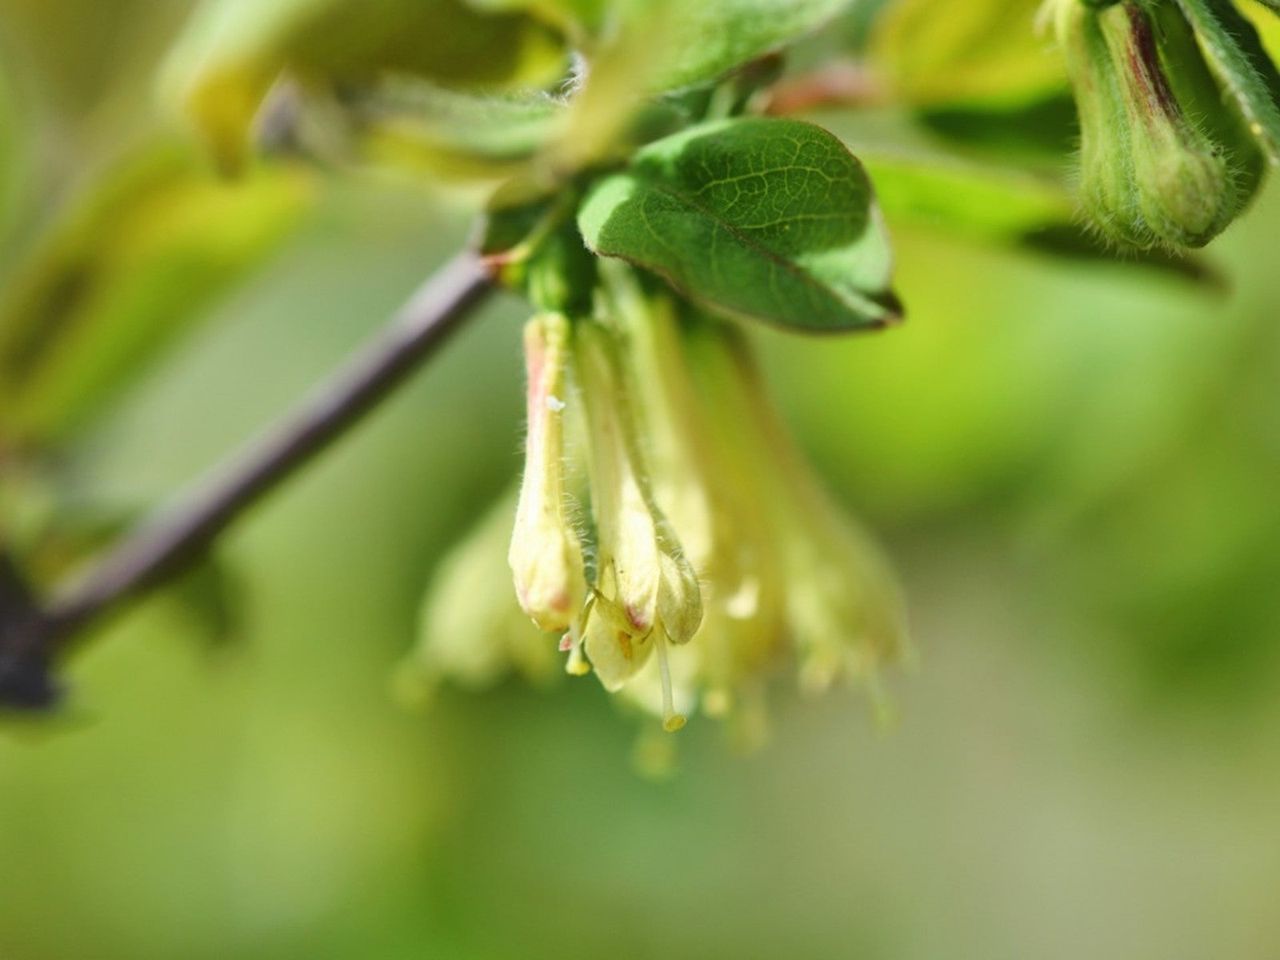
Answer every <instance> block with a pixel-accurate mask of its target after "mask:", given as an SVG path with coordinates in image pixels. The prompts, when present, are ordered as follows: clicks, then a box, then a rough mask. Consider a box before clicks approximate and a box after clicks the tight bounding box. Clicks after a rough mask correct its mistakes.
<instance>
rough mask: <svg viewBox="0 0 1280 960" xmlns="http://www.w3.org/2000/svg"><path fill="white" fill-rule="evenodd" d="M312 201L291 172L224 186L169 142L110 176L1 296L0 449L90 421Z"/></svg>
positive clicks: (37, 249)
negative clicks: (4, 442)
mask: <svg viewBox="0 0 1280 960" xmlns="http://www.w3.org/2000/svg"><path fill="white" fill-rule="evenodd" d="M312 194H313V190H312V185H311V181H310V179H309V178H307V177H305V176H304V175H303V174H302V173H301V172H300V171H297V170H290V169H262V170H258V171H256V172H255V174H254V175H253V176H250V177H246V178H244V179H243V180H242V181H237V182H234V183H228V182H225V181H219V180H217V179H215V178H213V177H211V176H210V175H209V173H208V172H207V171H205V170H203V169H202V165H201V164H199V163H196V162H194V159H193V158H191V157H189V156H188V152H187V151H180V150H176V149H174V148H172V146H171V145H167V144H161V145H152V146H151V147H150V148H148V149H145V150H143V151H141V152H140V153H139V155H137V156H134V157H131V158H129V159H128V160H127V161H126V162H124V163H123V164H121V165H120V166H118V167H117V168H114V169H111V170H108V171H107V172H106V173H105V174H104V175H102V176H101V177H100V179H99V180H98V181H97V182H96V183H95V184H94V186H93V187H92V188H91V189H90V191H89V192H88V193H87V194H86V195H84V196H81V197H78V198H76V199H75V200H74V201H73V202H72V203H71V204H70V205H69V206H68V207H67V209H66V210H65V211H64V212H63V213H62V214H61V215H59V216H58V218H57V219H56V220H55V221H54V222H53V223H52V224H51V225H50V226H49V227H48V228H47V229H46V231H45V233H44V235H43V236H42V237H41V238H40V240H39V241H38V242H37V243H36V244H34V245H33V247H32V249H31V251H30V253H29V255H28V257H27V259H26V260H25V261H24V262H23V263H21V264H20V265H19V266H18V269H17V270H16V271H15V272H14V274H13V275H12V276H11V277H9V280H8V282H7V284H6V286H5V288H4V289H3V291H0V440H12V439H22V440H27V441H32V440H35V441H40V440H48V439H54V438H56V437H57V436H59V435H61V434H63V433H64V432H66V431H68V430H70V429H72V428H74V427H75V426H77V425H79V424H80V423H81V422H82V421H84V420H86V419H87V418H88V417H89V416H90V415H91V414H93V413H95V412H97V411H98V410H99V409H100V408H101V407H102V406H103V404H104V402H105V401H106V399H107V398H108V397H109V396H110V395H111V393H112V392H113V391H114V390H115V389H116V388H117V387H119V386H120V385H121V384H122V383H123V382H124V381H125V380H127V378H128V377H129V376H130V375H131V374H132V373H133V372H134V371H135V370H137V369H138V368H139V367H140V366H141V365H142V364H143V363H144V362H145V361H146V360H147V359H149V358H150V357H151V356H153V355H154V354H155V353H156V352H157V351H158V350H159V349H160V348H161V347H162V346H164V345H165V344H166V343H167V342H168V341H169V340H170V339H171V338H172V337H174V336H175V335H176V334H177V333H178V332H179V331H181V330H182V329H183V328H184V326H185V325H186V324H189V323H190V322H192V321H193V320H195V319H196V318H198V317H199V316H200V312H201V308H202V307H204V306H205V305H206V304H207V303H208V302H209V301H210V300H211V299H212V298H213V297H214V296H215V295H216V294H218V293H219V292H221V291H222V290H224V289H225V288H226V287H227V286H228V285H229V284H230V283H232V282H233V281H234V280H236V279H237V278H239V277H241V276H242V275H243V274H244V272H245V271H246V270H247V269H249V268H250V267H252V266H255V265H256V264H257V263H259V262H260V261H261V259H262V258H263V256H264V255H265V254H267V253H268V252H269V251H270V250H271V249H272V248H273V247H274V246H275V244H276V243H277V242H278V241H279V240H280V238H281V237H282V236H283V235H284V234H285V233H286V231H287V230H289V229H290V228H291V227H292V226H293V225H295V224H296V223H297V222H298V220H299V217H300V215H301V213H302V212H303V211H304V209H305V208H306V207H307V206H308V204H309V201H310V198H311V196H312Z"/></svg>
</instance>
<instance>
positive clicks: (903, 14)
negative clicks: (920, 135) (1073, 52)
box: [867, 0, 1065, 106]
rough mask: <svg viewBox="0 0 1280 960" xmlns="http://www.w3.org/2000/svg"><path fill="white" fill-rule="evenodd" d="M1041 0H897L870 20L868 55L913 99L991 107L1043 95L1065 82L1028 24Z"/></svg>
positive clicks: (1031, 23)
mask: <svg viewBox="0 0 1280 960" xmlns="http://www.w3.org/2000/svg"><path fill="white" fill-rule="evenodd" d="M1041 6H1042V0H966V2H965V3H955V4H950V5H948V6H947V8H946V10H945V12H944V11H942V10H940V9H939V7H938V4H937V2H936V0H896V2H893V3H890V4H889V6H888V7H887V8H886V10H885V12H884V14H883V15H882V16H881V17H880V18H879V19H878V20H877V21H876V23H875V27H874V29H873V32H872V34H871V39H870V43H869V46H868V50H867V54H868V56H869V57H870V59H871V60H872V62H873V63H875V64H877V65H879V66H880V67H881V69H882V71H883V74H884V76H885V78H886V80H887V81H888V82H889V83H890V85H891V87H892V90H893V94H894V96H895V97H896V98H900V99H902V100H904V101H905V102H907V103H910V104H913V105H917V106H938V105H940V104H951V103H958V102H966V103H975V102H980V103H983V104H986V105H989V106H995V105H999V104H1007V103H1010V102H1019V103H1020V102H1026V101H1028V100H1034V99H1037V98H1041V97H1044V96H1046V95H1048V94H1051V93H1053V92H1054V91H1055V90H1059V89H1061V88H1062V87H1063V86H1064V84H1065V77H1064V76H1063V75H1062V68H1061V66H1060V65H1059V64H1058V62H1057V61H1056V60H1055V59H1054V58H1053V57H1049V56H1045V51H1044V44H1043V42H1042V41H1041V40H1040V39H1038V38H1037V36H1036V32H1035V30H1034V29H1033V26H1034V22H1035V18H1036V14H1037V11H1038V10H1039V8H1040V7H1041Z"/></svg>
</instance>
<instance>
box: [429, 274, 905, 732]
mask: <svg viewBox="0 0 1280 960" xmlns="http://www.w3.org/2000/svg"><path fill="white" fill-rule="evenodd" d="M601 280H602V284H601V287H600V288H599V290H598V291H597V293H598V297H597V307H596V310H595V311H594V313H593V314H592V315H591V316H574V317H571V318H570V317H566V316H564V315H560V314H555V315H546V314H544V315H541V316H539V317H535V318H534V320H533V321H531V322H530V324H529V326H528V328H527V330H526V336H525V348H526V354H527V361H528V362H527V369H528V374H529V390H528V401H529V414H528V417H529V430H528V443H527V447H526V454H527V460H526V467H525V473H524V477H523V480H522V485H521V491H520V497H519V507H518V508H517V510H516V530H515V534H514V536H513V538H512V541H511V547H510V561H511V568H512V571H513V573H514V575H515V580H516V591H515V594H516V597H518V599H519V606H520V607H522V608H523V610H524V613H525V615H526V617H527V619H526V621H525V625H524V627H522V628H520V632H521V633H522V639H521V640H520V641H519V642H517V643H511V642H508V641H506V640H503V641H501V642H496V641H495V640H494V639H493V638H490V637H476V638H474V640H473V641H472V642H475V643H479V644H487V645H488V646H489V648H490V649H491V650H496V651H500V654H501V655H505V656H507V657H509V658H511V660H512V662H513V663H516V662H528V647H526V644H532V645H541V647H542V648H548V645H552V646H553V645H554V644H555V640H554V634H552V635H550V636H549V635H547V634H540V633H539V632H538V631H537V630H536V629H534V628H533V627H530V626H529V625H528V620H532V621H533V623H534V624H535V625H536V626H537V627H541V628H542V629H544V630H551V631H555V632H556V633H563V634H564V636H563V639H562V641H561V644H560V649H561V650H565V651H567V652H568V662H567V669H568V672H569V673H572V674H581V673H586V672H591V671H593V672H595V674H596V675H597V676H598V677H599V679H600V682H601V683H602V684H603V685H604V686H605V688H606V689H608V690H609V691H611V692H614V693H617V694H618V695H620V696H621V697H622V698H624V699H625V700H627V701H629V702H631V703H634V704H636V705H638V706H639V707H640V708H642V709H643V710H645V711H647V712H650V713H652V714H654V715H656V716H659V717H661V718H662V721H663V726H664V727H665V729H667V730H669V731H674V730H678V729H680V727H682V726H683V725H684V723H685V718H686V716H688V715H691V714H693V713H694V712H698V711H700V712H702V713H703V714H705V715H708V716H712V717H717V718H723V719H726V720H728V721H730V722H731V725H732V727H731V728H732V730H733V731H734V732H735V734H736V735H737V737H738V739H739V740H741V741H742V742H745V743H752V742H756V741H758V740H759V739H760V737H761V736H763V733H764V729H765V726H766V723H765V708H764V699H765V691H766V688H767V686H768V685H769V683H770V682H771V680H772V679H773V678H774V677H775V676H776V675H777V674H778V672H779V669H780V667H781V666H783V665H785V663H786V662H787V661H788V660H789V659H790V660H792V661H794V662H795V663H796V665H797V667H798V671H797V673H798V678H799V686H800V687H801V689H802V690H804V691H806V692H818V691H822V690H826V689H827V688H829V687H830V686H831V685H832V684H833V683H834V682H836V681H837V680H842V679H843V680H848V681H852V682H857V683H861V684H863V685H865V686H866V687H867V689H868V690H869V691H871V692H872V694H873V699H874V700H876V702H879V700H878V697H877V696H876V691H877V690H878V686H877V677H878V671H879V669H880V667H881V666H882V665H884V664H886V663H892V662H894V661H896V660H899V659H901V658H902V657H903V655H904V653H905V652H906V641H905V625H904V616H903V611H902V605H901V600H900V597H899V594H898V591H897V589H896V586H895V585H894V582H893V578H892V576H891V575H890V573H889V572H888V566H887V564H886V562H885V561H884V560H883V558H882V557H881V555H880V553H879V551H878V550H877V549H876V547H875V546H874V545H873V544H872V542H871V541H870V538H869V537H868V536H867V535H866V534H865V533H864V532H863V531H862V530H861V529H860V528H859V527H858V526H857V525H856V524H855V523H854V522H853V521H852V520H851V519H850V518H849V517H848V516H846V514H845V513H844V511H843V510H842V509H841V508H840V506H839V505H838V503H837V502H836V501H835V500H834V498H833V497H832V496H831V495H830V493H828V492H827V490H826V489H825V488H824V487H823V485H822V483H821V482H820V481H819V479H818V478H817V477H816V476H815V475H814V474H813V472H812V470H811V469H810V467H809V466H808V464H807V463H806V462H805V460H804V457H803V455H802V454H801V453H800V451H799V450H798V448H797V447H796V445H795V443H794V442H793V441H792V440H791V438H790V436H789V435H788V433H787V430H786V427H785V426H784V424H783V423H782V420H781V418H780V417H779V416H778V414H777V413H776V411H774V409H773V408H772V406H771V405H770V404H769V402H768V400H767V398H766V397H765V393H764V388H763V382H762V378H761V376H760V373H759V371H758V369H757V367H756V365H755V362H754V359H753V358H752V355H751V352H750V350H749V348H748V345H747V343H746V340H745V337H744V336H743V335H742V333H741V332H739V331H738V330H737V329H736V328H734V327H733V326H731V325H730V324H728V323H726V322H724V321H721V320H718V319H715V318H711V317H709V316H707V315H705V314H703V313H701V312H700V311H698V310H696V309H695V308H693V307H692V306H690V305H689V304H687V303H685V302H683V301H681V300H679V299H677V298H675V297H674V296H672V295H671V294H669V293H666V292H663V291H660V290H658V289H656V288H655V287H654V285H653V284H651V282H650V281H649V280H648V279H647V278H645V277H643V276H641V275H639V274H637V273H636V272H634V271H633V270H632V269H631V268H629V267H626V266H625V265H622V264H617V263H610V264H607V265H606V267H605V269H604V270H603V271H602V277H601ZM570 435H572V436H573V437H574V438H575V442H573V443H568V442H566V437H567V436H570ZM579 458H580V459H582V460H583V461H585V467H586V469H585V476H586V490H585V491H582V496H581V503H582V504H583V505H582V506H579V505H578V503H577V502H575V499H574V497H573V493H574V492H575V491H571V490H570V486H571V484H570V483H569V481H568V480H567V479H566V478H567V477H568V476H569V475H570V474H573V475H575V476H576V475H577V471H575V470H571V469H570V466H569V464H570V463H571V462H573V461H576V460H577V459H579ZM439 602H440V603H451V604H455V605H456V604H459V603H463V602H466V601H460V600H458V599H450V600H446V599H444V598H441V599H440V600H439ZM508 603H509V604H510V608H511V609H512V610H516V609H518V608H517V606H516V602H515V601H514V600H509V601H508ZM491 622H492V623H496V622H497V621H496V620H491ZM503 622H504V623H505V622H506V621H505V620H504V621H503ZM503 629H506V628H505V627H504V628H503ZM436 644H438V645H439V646H438V647H437V646H433V645H436ZM450 649H451V645H450V643H449V642H444V643H441V642H440V641H439V640H438V639H436V638H435V637H434V636H432V635H431V634H430V633H428V635H427V636H426V637H425V638H424V645H423V647H422V649H421V654H420V656H421V659H422V661H423V662H425V663H426V664H428V665H434V669H435V670H436V672H438V673H444V674H447V673H448V672H449V667H448V665H447V664H446V663H444V662H443V661H444V659H445V658H442V657H441V656H440V654H441V653H444V652H447V651H448V650H450Z"/></svg>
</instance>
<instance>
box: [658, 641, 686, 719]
mask: <svg viewBox="0 0 1280 960" xmlns="http://www.w3.org/2000/svg"><path fill="white" fill-rule="evenodd" d="M653 644H654V648H655V651H656V653H657V655H658V674H659V676H661V677H662V729H663V730H666V731H667V733H675V732H676V731H677V730H679V729H681V728H682V727H683V726H684V725H685V723H687V722H688V721H687V719H686V718H685V716H684V714H681V713H676V705H675V696H674V695H673V694H672V692H671V665H670V664H669V663H667V632H666V631H665V630H664V629H663V628H662V625H661V624H659V625H658V628H657V629H656V630H654V631H653Z"/></svg>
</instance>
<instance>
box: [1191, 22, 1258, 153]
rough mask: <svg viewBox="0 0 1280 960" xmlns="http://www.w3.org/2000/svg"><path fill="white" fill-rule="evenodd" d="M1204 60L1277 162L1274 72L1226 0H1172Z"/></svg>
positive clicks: (1251, 30) (1249, 28)
mask: <svg viewBox="0 0 1280 960" xmlns="http://www.w3.org/2000/svg"><path fill="white" fill-rule="evenodd" d="M1177 2H1178V6H1180V7H1181V8H1182V12H1183V13H1184V14H1185V15H1186V17H1187V19H1188V20H1189V21H1190V22H1191V26H1192V28H1193V29H1194V30H1195V33H1196V38H1197V39H1198V40H1199V41H1200V46H1201V49H1203V50H1204V54H1205V59H1207V60H1208V61H1209V66H1210V68H1211V69H1212V70H1213V72H1214V73H1215V74H1216V75H1217V77H1218V79H1219V80H1220V81H1221V82H1222V84H1223V86H1224V87H1226V91H1227V93H1228V95H1229V96H1230V97H1231V98H1232V99H1233V100H1234V101H1235V103H1236V105H1237V106H1238V107H1239V109H1240V112H1241V113H1242V114H1243V115H1244V118H1245V120H1246V122H1247V123H1248V124H1249V128H1250V130H1251V132H1252V133H1253V135H1254V136H1255V137H1256V138H1257V140H1258V142H1259V144H1261V146H1262V149H1263V152H1264V153H1265V154H1266V155H1267V159H1268V160H1270V162H1271V163H1272V165H1274V166H1280V73H1277V72H1276V67H1275V64H1273V63H1272V62H1271V58H1270V57H1269V56H1268V55H1267V52H1266V50H1264V49H1263V46H1262V41H1261V40H1260V39H1259V37H1258V31H1257V30H1255V29H1254V27H1253V24H1251V23H1250V22H1249V21H1248V20H1246V19H1245V18H1244V17H1243V16H1242V15H1241V14H1240V12H1239V11H1238V10H1236V8H1235V7H1234V6H1233V5H1232V3H1231V0H1177Z"/></svg>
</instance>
